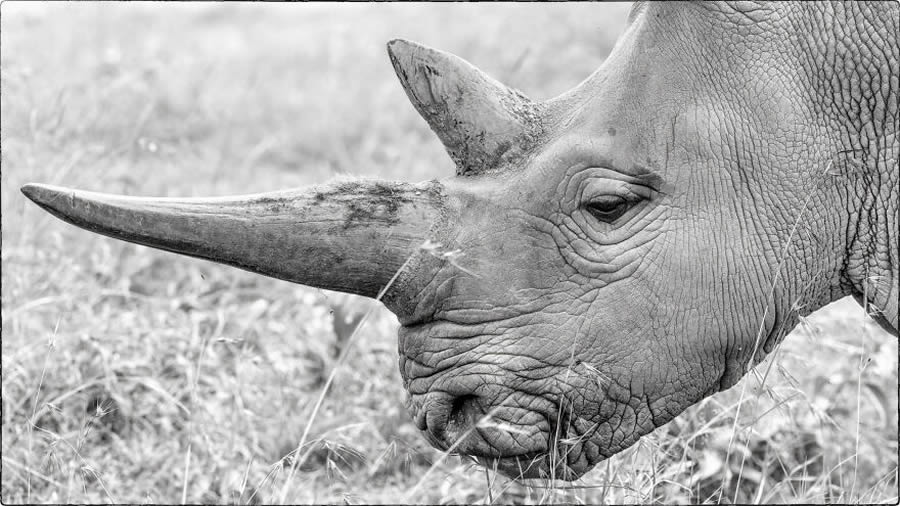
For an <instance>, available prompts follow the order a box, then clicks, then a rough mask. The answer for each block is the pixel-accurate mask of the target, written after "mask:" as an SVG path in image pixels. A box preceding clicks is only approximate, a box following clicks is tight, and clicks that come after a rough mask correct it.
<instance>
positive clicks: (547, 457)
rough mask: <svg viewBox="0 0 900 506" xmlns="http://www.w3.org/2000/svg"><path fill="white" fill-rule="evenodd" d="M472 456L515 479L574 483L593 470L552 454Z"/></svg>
mask: <svg viewBox="0 0 900 506" xmlns="http://www.w3.org/2000/svg"><path fill="white" fill-rule="evenodd" d="M470 456H471V457H473V458H474V459H475V460H476V461H477V462H478V463H479V464H481V465H482V466H484V467H486V468H488V469H492V470H494V471H496V472H499V473H501V474H503V475H505V476H507V477H509V478H513V479H526V480H527V479H541V480H548V479H549V480H554V479H555V480H564V481H572V480H576V479H578V478H580V477H581V476H582V475H584V474H585V473H586V472H587V471H588V470H589V469H590V468H591V466H590V465H578V464H576V465H570V464H569V463H568V462H567V459H566V457H564V456H560V455H557V454H555V453H550V452H532V453H525V454H521V455H515V456H502V457H485V456H479V455H470Z"/></svg>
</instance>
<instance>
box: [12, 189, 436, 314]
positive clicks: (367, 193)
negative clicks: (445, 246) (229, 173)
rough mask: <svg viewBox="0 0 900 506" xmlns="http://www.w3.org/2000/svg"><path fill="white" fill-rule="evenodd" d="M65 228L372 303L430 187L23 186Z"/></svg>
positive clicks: (416, 232) (431, 216) (406, 250)
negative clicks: (143, 192) (216, 191)
mask: <svg viewBox="0 0 900 506" xmlns="http://www.w3.org/2000/svg"><path fill="white" fill-rule="evenodd" d="M22 192H23V193H24V194H25V195H26V196H27V197H28V198H29V199H31V200H32V201H34V202H35V203H36V204H38V205H39V206H41V207H43V208H44V209H46V210H47V211H49V212H50V213H52V214H53V215H55V216H57V217H58V218H61V219H62V220H64V221H67V222H69V223H72V224H74V225H77V226H79V227H82V228H84V229H87V230H90V231H92V232H96V233H99V234H103V235H107V236H109V237H113V238H116V239H121V240H124V241H129V242H133V243H137V244H143V245H145V246H151V247H154V248H159V249H163V250H167V251H173V252H175V253H181V254H184V255H189V256H193V257H199V258H204V259H208V260H212V261H215V262H220V263H224V264H228V265H232V266H235V267H240V268H241V269H246V270H248V271H252V272H256V273H259V274H264V275H266V276H271V277H275V278H279V279H284V280H287V281H293V282H296V283H301V284H304V285H310V286H315V287H319V288H326V289H330V290H338V291H342V292H348V293H355V294H359V295H365V296H368V297H375V296H376V295H377V294H378V293H379V291H380V290H381V289H382V288H383V287H384V286H386V285H387V284H388V283H389V282H390V280H391V279H392V277H393V276H394V274H395V272H396V271H397V270H398V269H400V268H401V267H402V266H403V264H404V262H405V261H406V259H407V258H408V257H409V255H410V254H411V253H413V252H414V251H416V249H417V248H418V246H419V245H420V244H422V242H423V241H424V240H425V239H426V238H427V234H428V232H429V228H430V226H431V224H432V223H433V222H434V220H435V218H436V217H437V215H438V213H439V211H440V207H441V202H442V199H443V193H442V189H441V186H440V185H439V184H438V183H424V184H420V185H412V184H405V183H386V182H378V181H365V180H362V181H353V182H343V183H333V184H330V185H322V186H314V187H310V188H306V189H302V190H288V191H282V192H274V193H263V194H256V195H247V196H240V197H222V198H203V199H201V198H189V199H175V198H135V197H124V196H118V195H109V194H103V193H93V192H86V191H78V190H71V189H66V188H59V187H53V186H48V185H39V184H29V185H25V186H24V187H22Z"/></svg>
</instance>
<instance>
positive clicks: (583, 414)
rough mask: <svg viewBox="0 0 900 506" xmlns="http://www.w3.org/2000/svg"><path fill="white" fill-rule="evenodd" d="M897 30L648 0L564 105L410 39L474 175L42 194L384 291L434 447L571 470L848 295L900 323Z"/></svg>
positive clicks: (702, 393) (312, 276)
mask: <svg viewBox="0 0 900 506" xmlns="http://www.w3.org/2000/svg"><path fill="white" fill-rule="evenodd" d="M898 27H900V4H898V3H896V2H888V3H881V4H864V3H848V4H830V3H826V4H821V3H778V4H769V5H766V4H757V3H755V2H736V3H695V4H688V5H683V4H677V5H676V4H669V3H665V4H645V3H641V4H638V5H636V6H635V7H634V8H633V10H632V13H631V15H630V18H629V26H628V28H627V30H626V31H625V33H624V34H623V35H622V37H621V38H620V40H619V41H618V43H617V45H616V47H615V49H614V50H613V52H612V54H611V55H610V56H609V58H608V59H607V60H606V61H605V62H604V63H603V65H602V66H601V67H600V68H599V69H598V70H597V71H596V72H595V73H594V74H593V75H591V76H590V77H589V78H587V79H586V80H585V81H584V82H582V83H581V84H580V85H579V86H577V87H576V88H574V89H573V90H571V91H568V92H566V93H564V94H562V95H560V96H558V97H556V98H553V99H551V100H547V101H543V102H538V101H533V100H531V99H529V98H528V97H526V96H525V95H523V94H522V93H520V92H519V91H516V90H514V89H511V88H508V87H506V86H504V85H503V84H501V83H499V82H498V81H496V80H494V79H493V78H491V77H489V76H487V75H486V74H484V73H483V72H481V71H480V70H478V69H477V68H475V67H474V66H472V65H470V64H469V63H467V62H465V61H463V60H462V59H460V58H457V57H456V56H453V55H451V54H448V53H445V52H441V51H438V50H435V49H430V48H428V47H424V46H421V45H418V44H415V43H412V42H408V41H405V40H394V41H391V42H390V43H388V48H387V49H388V53H389V56H390V61H391V63H392V64H393V66H394V69H395V70H396V73H397V75H398V77H399V78H400V82H401V83H402V86H403V89H404V90H405V92H406V94H407V95H408V97H409V99H410V100H411V101H412V104H413V105H414V106H415V108H416V109H417V110H418V112H419V113H420V114H421V115H422V117H423V118H424V119H425V120H426V121H427V123H428V124H429V125H430V127H431V128H432V130H433V131H434V132H435V133H436V134H437V135H438V137H439V138H440V140H441V141H442V142H443V144H444V146H445V147H446V150H447V152H448V153H449V155H450V157H452V159H453V160H454V161H455V163H456V166H457V171H456V174H455V175H454V176H451V177H448V178H446V179H443V180H440V181H428V182H423V183H421V184H407V183H398V182H388V181H377V180H342V181H336V182H331V183H327V184H323V185H319V186H313V187H309V188H302V189H294V190H288V191H279V192H274V193H266V194H257V195H248V196H238V197H223V198H209V199H195V198H192V199H172V198H133V197H124V196H114V195H107V194H99V193H92V192H87V191H78V190H70V189H65V188H59V187H52V186H46V185H40V184H29V185H26V186H24V187H23V188H22V191H23V192H24V193H25V195H27V196H28V197H29V198H30V199H31V200H33V201H34V202H36V203H37V204H38V205H40V206H41V207H43V208H44V209H46V210H47V211H49V212H51V213H53V214H54V215H56V216H57V217H59V218H62V219H63V220H65V221H68V222H70V223H72V224H75V225H77V226H80V227H83V228H85V229H87V230H90V231H92V232H97V233H100V234H104V235H108V236H111V237H114V238H117V239H122V240H125V241H130V242H134V243H138V244H143V245H147V246H151V247H155V248H160V249H164V250H168V251H172V252H176V253H181V254H185V255H190V256H194V257H200V258H205V259H209V260H212V261H215V262H221V263H225V264H229V265H233V266H236V267H239V268H242V269H246V270H249V271H253V272H256V273H260V274H264V275H267V276H272V277H275V278H280V279H283V280H288V281H292V282H296V283H302V284H305V285H310V286H315V287H320V288H325V289H330V290H338V291H342V292H349V293H354V294H360V295H364V296H368V297H374V298H378V299H379V300H381V301H382V302H383V303H384V304H385V306H386V307H387V308H388V309H389V310H391V311H392V312H393V313H395V314H396V316H397V318H398V319H399V322H400V323H401V327H400V331H399V352H400V363H399V365H400V370H401V373H402V377H403V378H404V385H405V388H406V390H407V391H408V403H407V404H408V407H409V412H410V415H411V416H412V418H413V419H414V421H415V423H416V425H417V426H418V428H419V429H421V430H422V432H423V433H424V434H425V436H426V437H427V438H428V440H429V441H430V442H431V443H432V444H433V445H435V446H436V447H439V448H441V449H451V450H453V451H455V452H459V453H462V454H466V455H471V456H474V457H476V458H477V459H478V460H479V461H480V462H482V463H484V464H486V465H491V466H496V467H497V468H498V469H499V470H500V471H502V472H503V473H505V474H507V475H511V476H521V477H526V478H528V477H541V476H555V477H557V478H562V479H567V480H571V479H575V478H578V477H579V476H581V475H583V474H584V473H585V472H587V471H588V470H589V469H591V468H592V467H593V466H594V465H595V464H597V463H598V462H599V461H602V460H603V459H605V458H607V457H609V456H611V455H613V454H615V453H617V452H619V451H621V450H623V449H625V448H627V447H628V446H630V445H632V444H633V443H634V442H635V441H637V440H638V439H639V438H640V437H641V436H642V435H644V434H647V433H648V432H650V431H652V430H653V429H654V428H656V427H659V426H660V425H662V424H665V423H666V422H667V421H669V420H671V419H672V418H673V417H675V416H676V415H678V414H679V413H680V412H681V411H683V410H684V409H685V408H687V407H688V406H690V405H692V404H694V403H696V402H698V401H699V400H701V399H703V398H704V397H706V396H709V395H711V394H713V393H715V392H718V391H720V390H723V389H727V388H729V387H730V386H732V385H734V384H735V382H737V381H738V380H739V379H740V378H741V377H742V376H743V375H744V374H745V373H746V372H747V371H748V370H749V369H750V368H751V367H752V366H753V365H755V364H756V363H758V361H760V360H761V359H762V358H763V357H764V356H765V355H766V354H767V353H769V352H770V351H771V350H772V349H773V347H775V346H776V345H777V344H778V342H779V340H780V339H781V338H782V337H783V336H784V335H785V334H786V333H787V332H789V331H790V330H791V329H792V328H793V327H794V326H795V325H796V324H797V323H798V319H799V318H800V317H801V316H803V315H806V314H808V313H811V312H813V311H815V310H816V309H817V308H819V307H821V306H823V305H825V304H827V303H829V302H831V301H834V300H836V299H838V298H841V297H844V296H847V295H852V296H853V297H855V298H856V300H857V301H859V302H860V303H861V304H863V305H865V306H866V307H867V308H868V309H869V311H870V313H871V314H873V315H874V316H875V318H876V319H877V320H878V322H879V323H880V324H881V325H882V326H883V327H885V328H887V329H888V330H889V331H890V332H892V333H893V334H896V333H897V329H898V320H897V311H898V288H897V285H898V275H897V274H898V273H897V270H898V265H900V254H898V229H897V227H898V219H897V218H898V193H900V187H898V183H900V181H898V179H900V170H898V155H900V138H898V129H900V128H898V126H900V125H898V123H900V121H898V102H900V92H898V91H900V84H898V75H900V64H898V42H900V37H898V30H900V28H898ZM485 417H490V419H491V420H492V421H494V422H496V423H492V424H480V425H479V423H478V422H479V421H480V420H483V419H485Z"/></svg>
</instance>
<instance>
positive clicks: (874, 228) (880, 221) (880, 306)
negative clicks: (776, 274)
mask: <svg viewBox="0 0 900 506" xmlns="http://www.w3.org/2000/svg"><path fill="white" fill-rule="evenodd" d="M894 138H895V139H896V138H897V136H894ZM898 151H900V150H898V149H897V145H896V142H895V143H894V149H893V150H892V153H890V154H887V153H885V154H884V155H885V156H884V157H883V158H882V159H885V160H886V161H887V162H888V165H886V166H879V167H877V170H869V171H868V172H866V173H865V174H863V175H862V176H861V177H858V178H855V180H856V184H855V185H854V186H855V188H854V190H855V191H854V193H855V196H856V198H857V203H858V207H857V208H856V209H858V212H853V211H851V213H850V216H849V226H848V227H847V234H848V238H847V253H846V257H845V259H844V268H843V273H842V274H843V277H844V279H845V282H846V283H847V284H849V286H850V292H851V294H852V295H853V296H854V298H856V300H857V301H858V302H859V303H860V304H863V305H864V306H865V307H866V309H868V310H869V314H871V315H872V316H873V317H874V318H875V320H876V321H878V323H880V324H881V326H882V327H884V328H885V329H887V330H888V331H889V332H891V333H893V334H895V335H897V334H898V322H897V311H898V307H897V299H898V297H900V292H898V289H897V283H898V279H900V276H898V267H900V248H898V241H900V237H898V231H897V226H898V225H900V221H898V219H897V214H898V209H900V195H898V193H900V188H898V186H900V177H898V174H900V170H898V166H897V160H898V157H897V155H898ZM890 164H892V165H890Z"/></svg>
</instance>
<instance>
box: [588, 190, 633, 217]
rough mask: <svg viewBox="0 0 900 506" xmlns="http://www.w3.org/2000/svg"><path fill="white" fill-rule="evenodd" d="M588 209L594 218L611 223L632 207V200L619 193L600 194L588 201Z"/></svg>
mask: <svg viewBox="0 0 900 506" xmlns="http://www.w3.org/2000/svg"><path fill="white" fill-rule="evenodd" d="M586 207H587V210H588V212H589V213H591V215H592V216H593V217H594V218H597V219H598V220H600V221H602V222H605V223H611V222H613V221H615V220H617V219H619V217H620V216H622V215H623V214H625V211H628V209H629V208H630V207H631V202H629V201H628V199H626V198H625V197H621V196H619V195H600V196H598V197H595V198H594V199H592V200H591V201H590V202H588V203H587V206H586Z"/></svg>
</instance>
